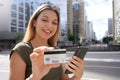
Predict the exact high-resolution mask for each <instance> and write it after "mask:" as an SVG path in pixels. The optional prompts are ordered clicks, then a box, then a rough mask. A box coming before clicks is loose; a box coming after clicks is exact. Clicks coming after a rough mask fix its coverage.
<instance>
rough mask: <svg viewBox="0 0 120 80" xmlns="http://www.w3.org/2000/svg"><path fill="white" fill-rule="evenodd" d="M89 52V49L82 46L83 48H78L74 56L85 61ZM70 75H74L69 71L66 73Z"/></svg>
mask: <svg viewBox="0 0 120 80" xmlns="http://www.w3.org/2000/svg"><path fill="white" fill-rule="evenodd" d="M87 51H88V47H85V46H81V47H79V48H77V50H76V51H75V53H74V54H73V56H77V57H79V58H80V59H82V60H83V59H84V57H85V55H86V53H87ZM70 73H72V72H70V71H69V70H66V71H65V74H70Z"/></svg>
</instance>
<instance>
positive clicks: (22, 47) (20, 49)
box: [10, 42, 33, 63]
mask: <svg viewBox="0 0 120 80" xmlns="http://www.w3.org/2000/svg"><path fill="white" fill-rule="evenodd" d="M32 51H33V48H32V47H31V45H30V43H29V42H19V43H17V44H16V45H15V47H14V48H13V49H12V50H11V53H10V58H11V56H12V54H13V52H16V53H17V54H18V55H19V56H20V57H21V58H22V59H23V60H24V61H25V62H26V63H27V62H28V61H29V55H30V54H31V53H32Z"/></svg>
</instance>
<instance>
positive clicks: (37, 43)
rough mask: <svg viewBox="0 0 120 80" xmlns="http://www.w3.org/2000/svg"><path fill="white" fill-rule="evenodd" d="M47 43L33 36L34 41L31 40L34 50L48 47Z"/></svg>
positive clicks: (45, 40)
mask: <svg viewBox="0 0 120 80" xmlns="http://www.w3.org/2000/svg"><path fill="white" fill-rule="evenodd" d="M47 41H48V40H47V39H43V38H40V37H37V36H35V37H34V39H32V40H31V43H32V45H33V47H34V48H36V47H40V46H49V45H48V42H47Z"/></svg>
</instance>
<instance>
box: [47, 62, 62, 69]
mask: <svg viewBox="0 0 120 80" xmlns="http://www.w3.org/2000/svg"><path fill="white" fill-rule="evenodd" d="M46 65H47V66H48V67H49V68H56V67H59V66H60V63H55V64H46Z"/></svg>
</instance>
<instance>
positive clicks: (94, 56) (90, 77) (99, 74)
mask: <svg viewBox="0 0 120 80" xmlns="http://www.w3.org/2000/svg"><path fill="white" fill-rule="evenodd" d="M3 53H4V52H3ZM3 53H2V54H1V53H0V80H8V75H9V55H8V54H3ZM71 54H72V53H69V55H71ZM70 76H72V75H70ZM119 79H120V51H119V52H87V55H86V57H85V71H84V74H83V78H82V80H119Z"/></svg>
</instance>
